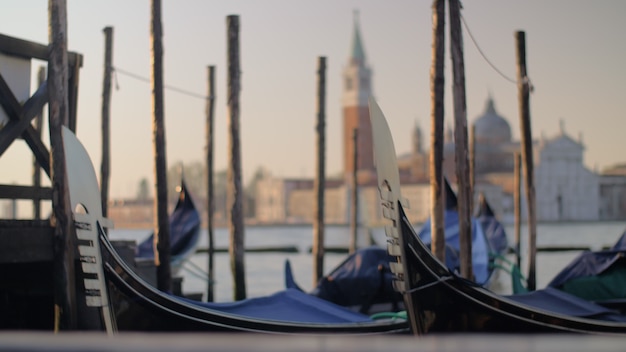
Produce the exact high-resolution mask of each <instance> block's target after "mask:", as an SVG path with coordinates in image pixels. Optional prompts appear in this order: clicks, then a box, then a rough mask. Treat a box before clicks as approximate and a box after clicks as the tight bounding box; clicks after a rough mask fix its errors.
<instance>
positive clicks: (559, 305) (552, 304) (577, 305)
mask: <svg viewBox="0 0 626 352" xmlns="http://www.w3.org/2000/svg"><path fill="white" fill-rule="evenodd" d="M505 297H507V298H509V299H511V300H513V301H516V302H518V303H522V304H526V305H528V306H532V307H535V308H539V309H543V310H546V311H550V312H554V313H558V314H564V315H568V316H574V317H580V318H589V319H597V320H605V321H620V322H626V316H624V315H622V314H620V313H619V312H617V311H615V310H612V309H608V308H605V307H602V306H600V305H598V304H595V303H592V302H589V301H587V300H584V299H582V298H579V297H576V296H574V295H570V294H568V293H566V292H563V291H561V290H557V289H555V288H552V287H547V288H545V289H543V290H537V291H532V292H529V293H523V294H517V295H511V296H505Z"/></svg>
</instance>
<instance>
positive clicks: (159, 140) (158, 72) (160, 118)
mask: <svg viewBox="0 0 626 352" xmlns="http://www.w3.org/2000/svg"><path fill="white" fill-rule="evenodd" d="M151 5H152V12H151V17H152V18H151V24H152V26H151V38H150V39H151V41H150V43H151V44H152V45H151V49H152V76H151V77H152V79H151V80H150V85H151V88H152V115H153V118H154V120H153V123H152V140H153V146H154V175H155V178H156V182H155V188H156V189H155V194H156V199H155V203H154V222H155V226H154V227H155V229H154V233H155V234H157V235H156V236H154V248H155V249H156V250H155V253H154V263H155V265H156V266H157V288H158V289H159V290H161V291H164V292H171V291H172V273H171V264H170V260H171V253H170V221H169V216H168V213H167V161H166V159H167V158H166V150H167V149H166V148H165V122H164V108H163V43H162V42H161V39H162V37H163V33H162V27H161V0H151Z"/></svg>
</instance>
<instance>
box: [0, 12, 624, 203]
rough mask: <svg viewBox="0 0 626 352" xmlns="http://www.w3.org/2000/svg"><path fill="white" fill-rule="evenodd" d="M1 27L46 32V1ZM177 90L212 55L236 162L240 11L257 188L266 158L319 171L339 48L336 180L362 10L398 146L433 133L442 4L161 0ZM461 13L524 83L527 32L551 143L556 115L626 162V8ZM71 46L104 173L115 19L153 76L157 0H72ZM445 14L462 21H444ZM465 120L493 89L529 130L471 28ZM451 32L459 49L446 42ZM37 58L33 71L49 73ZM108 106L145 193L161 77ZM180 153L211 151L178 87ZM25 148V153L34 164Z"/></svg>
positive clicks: (127, 62) (535, 118)
mask: <svg viewBox="0 0 626 352" xmlns="http://www.w3.org/2000/svg"><path fill="white" fill-rule="evenodd" d="M0 3H1V4H2V11H0V33H2V34H5V35H9V36H13V37H18V38H22V39H26V40H31V41H35V42H39V43H43V44H45V43H47V41H48V17H47V16H48V14H47V6H48V2H47V1H46V0H1V2H0ZM162 3H163V7H162V12H163V17H162V23H163V46H164V57H163V63H164V75H165V76H164V80H165V84H166V85H169V86H173V87H176V88H180V89H183V90H186V91H189V92H193V93H195V94H197V95H205V94H206V89H207V88H206V87H207V73H206V71H207V70H206V67H207V66H209V65H215V66H216V70H217V78H216V81H215V83H216V89H217V99H216V111H215V119H216V135H215V138H216V141H215V148H216V149H215V158H216V159H215V169H216V170H223V169H225V168H226V165H227V155H228V154H227V153H228V151H227V144H228V139H227V138H228V137H227V118H228V116H227V110H226V94H225V93H226V84H227V82H226V17H227V16H228V15H233V14H235V15H239V16H240V42H241V47H240V50H241V51H240V54H241V70H242V91H241V96H240V98H241V99H240V101H241V115H240V121H241V141H242V168H243V172H244V174H245V179H244V182H246V183H247V182H248V180H249V178H250V175H251V174H252V173H253V172H254V171H255V170H256V169H257V168H258V167H260V166H265V167H267V168H268V169H269V170H270V171H271V172H272V173H273V174H274V175H276V176H281V177H313V174H314V170H315V163H316V161H315V160H316V159H315V123H316V121H315V118H316V89H317V87H316V84H317V83H316V78H317V77H316V70H317V60H318V57H319V56H325V57H326V58H327V66H328V69H327V86H326V89H327V97H326V98H327V105H326V120H327V130H326V131H327V137H326V138H327V144H326V148H327V149H326V158H327V174H328V175H333V174H337V173H338V172H339V171H341V167H342V166H341V165H342V140H341V136H342V131H341V129H342V109H341V92H342V80H341V75H342V70H343V68H344V67H345V66H346V64H347V60H348V55H349V53H350V48H351V43H352V37H353V27H354V22H353V21H354V11H355V10H358V12H359V22H360V29H361V34H362V40H363V44H364V48H365V55H366V57H367V61H368V64H369V65H370V67H371V68H372V70H373V89H374V94H375V97H376V99H377V100H378V103H379V105H380V106H381V108H382V109H383V111H384V113H385V115H386V117H387V119H388V121H389V124H390V127H391V130H392V133H393V136H394V139H395V145H396V149H397V150H398V152H399V153H402V152H406V151H408V150H409V149H410V143H411V135H410V133H411V130H412V129H413V128H414V126H415V125H416V123H417V124H418V125H419V126H420V127H421V128H422V130H423V135H424V136H425V138H427V140H426V143H425V144H426V145H429V139H428V138H429V135H430V78H429V76H430V66H431V45H432V20H431V16H432V11H431V1H426V0H422V1H408V0H394V1H382V0H343V1H337V0H317V1H294V0H263V1H260V0H239V1H233V0H229V1H209V0H196V1H191V0H177V1H173V0H163V1H162ZM463 4H464V7H465V8H464V9H463V10H462V16H463V17H464V18H465V21H466V23H467V25H468V26H469V29H470V31H471V34H472V35H473V37H474V38H475V39H476V41H477V43H478V45H479V46H480V49H481V50H482V52H483V53H484V54H485V55H486V57H487V59H488V60H489V61H490V62H491V63H492V64H493V65H495V66H496V68H497V69H498V70H499V71H501V72H502V73H503V74H504V75H505V76H506V77H508V78H511V79H515V76H516V66H515V65H516V59H515V39H514V33H515V32H516V31H518V30H523V31H525V32H526V54H527V56H526V58H527V69H528V74H529V76H530V78H531V81H532V83H533V85H534V88H535V90H534V93H533V94H532V95H531V97H530V112H531V119H532V123H531V124H532V133H533V137H534V138H539V137H540V136H541V134H544V135H545V136H546V137H552V136H555V135H556V134H558V133H559V121H561V120H563V121H564V126H565V131H566V132H567V133H568V134H569V135H570V136H572V137H573V138H575V139H578V138H579V136H580V134H582V137H583V141H584V144H585V146H586V153H585V164H586V165H587V166H588V167H589V168H592V169H593V168H596V167H597V168H598V169H602V168H604V167H606V166H610V165H612V164H614V163H619V162H626V156H623V155H622V153H621V151H622V148H621V143H622V142H623V140H624V138H623V135H624V131H626V119H625V115H626V98H625V96H626V94H625V93H626V88H624V87H625V86H624V82H626V70H625V69H624V68H623V66H624V64H625V63H626V41H625V40H624V35H625V34H626V22H625V21H623V16H624V15H625V14H626V2H624V1H619V0H614V1H591V0H588V1H574V0H562V1H561V0H559V1H556V0H550V1H546V0H537V1H535V0H533V1H509V0H472V1H465V2H463ZM67 7H68V46H69V50H71V51H75V52H78V53H81V54H83V55H84V65H83V67H82V69H81V71H80V91H79V102H78V137H79V139H81V141H82V142H83V144H85V146H86V148H87V150H88V152H89V154H90V155H91V158H92V161H93V163H94V166H95V169H96V173H97V174H99V170H100V159H101V131H100V128H101V127H100V126H101V104H102V102H101V95H102V81H103V62H104V34H103V32H102V29H103V28H104V27H106V26H112V27H113V28H114V53H113V64H114V65H115V66H116V67H118V68H119V69H121V70H124V71H128V72H132V73H134V74H136V75H139V76H141V77H145V78H149V77H150V70H151V68H150V55H151V54H150V2H149V1H138V0H135V1H121V0H119V1H118V0H107V1H104V0H102V1H95V0H90V1H86V0H80V1H78V0H69V1H68V3H67ZM446 22H447V23H448V22H449V20H448V18H446ZM463 41H464V60H465V75H466V76H465V77H466V78H465V79H466V90H467V92H466V96H467V118H468V122H469V123H470V124H471V123H472V122H473V121H474V120H475V119H476V118H477V117H478V116H479V115H481V114H482V112H483V111H484V108H485V102H486V100H487V97H488V96H489V94H491V96H492V97H493V98H494V101H495V107H496V110H497V111H498V113H499V114H500V115H502V116H504V117H505V118H506V119H507V120H508V121H509V123H510V125H511V127H512V130H513V136H514V138H515V139H518V138H519V116H518V102H517V87H516V85H515V84H514V83H511V82H509V81H508V80H507V79H506V78H503V77H502V76H501V75H500V74H499V73H498V72H496V70H494V69H493V68H492V67H491V66H490V65H489V64H488V63H487V62H486V61H485V59H483V57H482V56H481V55H480V53H479V51H478V50H477V48H476V46H475V45H474V43H473V42H472V40H471V38H470V36H469V34H468V32H467V30H465V29H464V32H463ZM449 43H450V40H449V33H448V32H447V31H446V48H448V47H449ZM446 51H447V52H446V61H445V65H446V82H445V85H446V100H447V104H446V107H445V121H446V122H445V124H446V125H450V124H452V123H453V108H452V103H451V101H452V99H451V98H452V96H451V90H450V87H451V85H452V77H451V71H450V68H451V62H450V56H449V53H448V50H447V49H446ZM37 67H38V66H35V68H34V69H33V70H35V71H36V69H37ZM117 84H118V85H119V90H115V88H114V90H113V95H112V101H111V120H112V121H111V138H112V140H111V153H112V155H111V180H110V182H111V186H110V189H111V196H112V197H114V198H115V197H133V196H135V194H136V191H137V185H138V183H139V180H140V179H141V178H143V177H147V178H149V179H152V175H153V170H154V158H153V146H152V126H151V124H152V113H151V96H150V85H149V84H148V83H146V82H143V81H140V80H136V79H133V78H131V77H128V76H126V75H121V74H118V75H117ZM164 94H165V103H164V104H165V121H166V122H165V124H166V146H167V153H168V154H167V162H168V164H170V165H172V164H175V163H178V162H180V161H183V162H192V161H201V160H204V146H205V143H206V142H205V103H204V100H202V99H199V98H196V97H191V96H188V95H183V94H180V93H178V92H176V91H173V90H167V89H166V90H165V91H164ZM25 158H26V159H25ZM0 170H1V171H0V183H5V184H6V183H17V184H30V174H31V165H30V155H29V154H28V153H26V147H25V144H24V143H23V142H21V141H18V142H16V143H14V145H12V146H11V147H10V148H9V150H8V151H7V152H6V153H5V154H4V155H3V157H1V158H0Z"/></svg>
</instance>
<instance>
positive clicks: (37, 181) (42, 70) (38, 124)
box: [33, 66, 46, 219]
mask: <svg viewBox="0 0 626 352" xmlns="http://www.w3.org/2000/svg"><path fill="white" fill-rule="evenodd" d="M45 81H46V67H45V66H41V67H39V71H38V73H37V85H38V86H39V87H41V85H42V84H44V82H45ZM34 127H35V131H36V132H37V136H38V137H39V138H40V139H41V134H42V130H43V110H42V111H40V112H39V114H37V116H36V117H35V126H34ZM33 187H34V188H35V194H36V195H35V197H34V198H33V218H34V219H39V218H41V199H40V198H39V196H38V194H39V188H40V187H41V166H39V162H38V161H37V157H35V156H33Z"/></svg>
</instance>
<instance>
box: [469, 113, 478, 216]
mask: <svg viewBox="0 0 626 352" xmlns="http://www.w3.org/2000/svg"><path fill="white" fill-rule="evenodd" d="M475 187H476V125H472V126H471V127H470V135H469V214H470V216H474V190H475Z"/></svg>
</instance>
